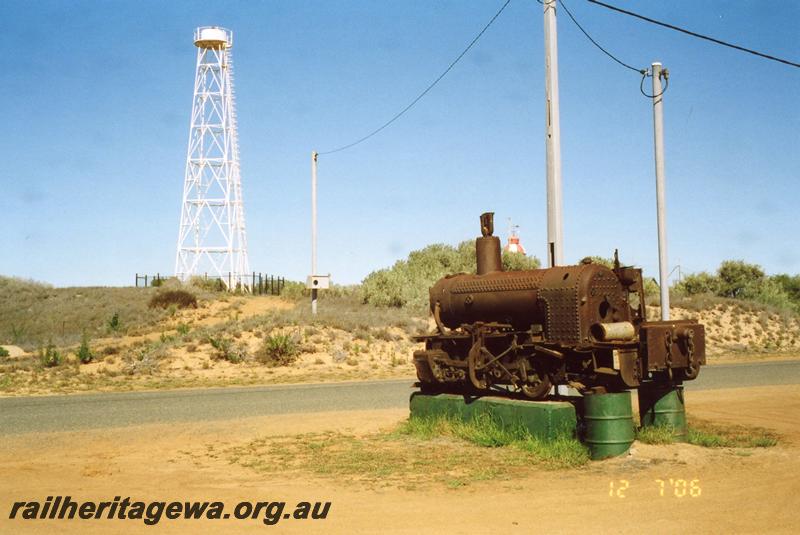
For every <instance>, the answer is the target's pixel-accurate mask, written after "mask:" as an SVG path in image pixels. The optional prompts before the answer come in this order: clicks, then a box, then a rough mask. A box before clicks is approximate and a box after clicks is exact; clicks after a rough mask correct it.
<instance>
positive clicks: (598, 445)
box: [583, 392, 636, 460]
mask: <svg viewBox="0 0 800 535" xmlns="http://www.w3.org/2000/svg"><path fill="white" fill-rule="evenodd" d="M583 413H584V415H583V419H584V424H585V426H586V435H585V442H586V444H587V445H588V446H589V454H590V455H591V458H592V459H595V460H597V459H606V458H608V457H616V456H617V455H622V454H623V453H625V452H627V451H628V450H629V449H630V447H631V444H633V440H634V438H636V433H635V431H634V428H633V411H632V410H631V393H630V392H619V393H614V394H589V395H587V396H584V398H583Z"/></svg>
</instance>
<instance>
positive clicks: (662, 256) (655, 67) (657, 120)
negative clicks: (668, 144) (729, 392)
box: [651, 63, 669, 321]
mask: <svg viewBox="0 0 800 535" xmlns="http://www.w3.org/2000/svg"><path fill="white" fill-rule="evenodd" d="M651 74H652V76H653V132H654V137H653V140H654V145H655V157H656V214H657V218H658V284H659V285H660V287H661V320H662V321H667V320H669V274H668V273H667V270H668V269H669V268H668V267H667V266H668V265H669V264H668V262H667V214H666V212H667V200H666V193H665V191H664V110H663V100H664V95H663V90H662V89H661V77H662V76H666V70H662V68H661V63H653V64H652V71H651Z"/></svg>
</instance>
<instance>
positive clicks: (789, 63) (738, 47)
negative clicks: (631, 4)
mask: <svg viewBox="0 0 800 535" xmlns="http://www.w3.org/2000/svg"><path fill="white" fill-rule="evenodd" d="M588 1H589V2H591V3H592V4H597V5H598V6H602V7H604V8H606V9H610V10H612V11H616V12H618V13H622V14H623V15H628V16H631V17H635V18H637V19H641V20H643V21H645V22H649V23H651V24H657V25H658V26H663V27H664V28H669V29H670V30H675V31H677V32H681V33H685V34H686V35H691V36H692V37H697V38H698V39H705V40H706V41H711V42H712V43H716V44H718V45H722V46H727V47H728V48H733V49H734V50H739V51H741V52H747V53H748V54H753V55H754V56H759V57H762V58H764V59H770V60H772V61H777V62H779V63H783V64H785V65H790V66H792V67H798V68H800V63H795V62H793V61H789V60H787V59H781V58H778V57H775V56H770V55H769V54H764V53H763V52H758V51H757V50H752V49H750V48H745V47H743V46H739V45H734V44H733V43H727V42H725V41H721V40H719V39H715V38H713V37H709V36H707V35H703V34H700V33H697V32H693V31H691V30H687V29H685V28H680V27H678V26H675V25H673V24H668V23H666V22H661V21H659V20H655V19H651V18H650V17H645V16H644V15H639V14H638V13H634V12H633V11H628V10H626V9H622V8H619V7H616V6H612V5H610V4H606V3H604V2H600V1H598V0H588ZM562 5H563V4H562Z"/></svg>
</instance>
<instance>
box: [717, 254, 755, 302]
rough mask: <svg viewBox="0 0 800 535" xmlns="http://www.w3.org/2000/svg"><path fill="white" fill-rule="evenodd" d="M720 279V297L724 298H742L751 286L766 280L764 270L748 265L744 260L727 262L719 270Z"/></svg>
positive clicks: (718, 276)
mask: <svg viewBox="0 0 800 535" xmlns="http://www.w3.org/2000/svg"><path fill="white" fill-rule="evenodd" d="M717 278H718V279H719V289H718V295H720V296H722V297H733V298H737V297H742V294H743V293H744V292H745V289H746V288H747V287H749V286H752V285H756V284H760V283H761V282H762V281H763V280H764V270H763V269H761V266H759V265H756V264H748V263H746V262H744V261H743V260H726V261H724V262H723V263H722V264H720V266H719V269H718V270H717Z"/></svg>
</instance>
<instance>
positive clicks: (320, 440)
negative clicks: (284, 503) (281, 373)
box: [224, 419, 588, 489]
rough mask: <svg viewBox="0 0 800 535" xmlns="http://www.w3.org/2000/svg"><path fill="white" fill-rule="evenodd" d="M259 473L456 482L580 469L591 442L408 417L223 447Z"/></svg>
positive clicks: (379, 482)
mask: <svg viewBox="0 0 800 535" xmlns="http://www.w3.org/2000/svg"><path fill="white" fill-rule="evenodd" d="M224 453H225V455H226V457H227V458H228V460H229V462H231V463H235V464H239V465H242V466H245V467H248V468H251V469H253V470H255V471H257V472H259V473H267V474H268V473H299V474H310V475H313V476H318V477H325V478H333V479H336V480H337V481H344V482H349V483H355V484H365V485H367V486H394V487H402V488H409V489H411V488H417V487H421V486H427V485H431V484H434V485H444V486H446V487H449V488H458V487H463V486H466V485H469V484H471V483H474V482H477V481H485V480H500V481H502V480H510V479H515V478H519V477H525V476H526V475H529V474H530V473H531V472H533V471H535V470H541V469H548V470H556V469H559V470H564V469H574V468H578V467H580V466H582V465H584V464H586V463H587V462H588V454H587V452H586V448H585V447H584V446H582V445H581V444H580V443H579V442H578V441H577V440H574V439H571V438H567V437H563V438H560V439H557V440H555V441H553V442H543V441H539V440H537V439H535V438H533V437H531V436H530V435H529V434H526V433H524V432H521V431H517V430H512V431H509V430H503V429H501V428H499V427H498V426H496V425H494V424H492V423H491V421H488V420H485V421H474V422H471V423H466V424H465V423H462V422H456V421H450V420H444V419H435V420H429V419H411V420H409V421H407V422H404V423H402V424H400V425H399V426H397V427H395V428H393V429H389V430H384V431H380V432H377V433H372V434H368V435H363V436H356V435H353V434H346V433H339V432H328V433H312V434H304V435H292V436H280V437H268V438H259V439H256V440H253V441H251V442H249V443H248V444H246V445H244V446H238V447H234V448H230V449H229V450H227V451H225V452H224Z"/></svg>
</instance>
